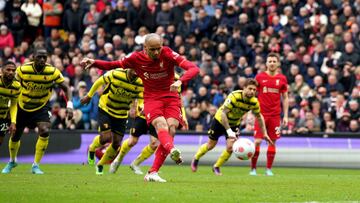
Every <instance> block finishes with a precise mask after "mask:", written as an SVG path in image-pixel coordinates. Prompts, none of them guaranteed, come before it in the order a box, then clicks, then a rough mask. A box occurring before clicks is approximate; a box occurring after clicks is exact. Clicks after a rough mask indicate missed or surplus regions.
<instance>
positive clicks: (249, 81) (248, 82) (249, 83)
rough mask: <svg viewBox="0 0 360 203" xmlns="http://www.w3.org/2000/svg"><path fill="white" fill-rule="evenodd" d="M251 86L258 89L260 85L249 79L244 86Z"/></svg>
mask: <svg viewBox="0 0 360 203" xmlns="http://www.w3.org/2000/svg"><path fill="white" fill-rule="evenodd" d="M249 85H255V86H256V87H257V86H258V85H259V83H258V82H257V81H256V80H255V79H254V78H248V79H246V81H245V84H244V86H245V87H247V86H249Z"/></svg>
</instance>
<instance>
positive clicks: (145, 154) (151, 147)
mask: <svg viewBox="0 0 360 203" xmlns="http://www.w3.org/2000/svg"><path fill="white" fill-rule="evenodd" d="M158 146H159V142H158V139H157V138H156V137H154V136H152V135H150V144H148V145H146V146H145V147H144V148H143V149H142V150H141V153H140V154H139V155H138V156H137V157H136V159H135V160H134V161H132V162H131V164H130V168H131V169H132V170H133V171H134V173H135V174H138V175H141V174H143V172H142V171H141V169H140V167H139V165H140V164H141V163H142V162H143V161H145V160H146V159H148V158H149V157H150V156H151V155H153V154H154V152H155V150H156V149H157V147H158Z"/></svg>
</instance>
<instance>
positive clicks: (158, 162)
mask: <svg viewBox="0 0 360 203" xmlns="http://www.w3.org/2000/svg"><path fill="white" fill-rule="evenodd" d="M168 154H169V153H167V152H166V149H165V148H164V147H163V146H162V145H161V144H160V145H159V147H158V148H157V150H156V152H155V159H154V162H153V165H152V166H151V168H150V170H149V173H151V172H154V171H155V172H158V171H159V169H160V167H161V166H162V165H163V163H164V161H165V159H166V157H167V155H168Z"/></svg>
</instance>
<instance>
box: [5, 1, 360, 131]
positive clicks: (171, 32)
mask: <svg viewBox="0 0 360 203" xmlns="http://www.w3.org/2000/svg"><path fill="white" fill-rule="evenodd" d="M0 25H1V26H0V30H1V34H0V50H1V51H0V52H1V53H0V64H1V63H3V62H4V61H6V60H13V61H15V62H16V63H17V64H18V65H20V64H22V63H24V62H28V61H29V60H31V57H32V49H33V48H34V47H36V46H45V47H46V48H47V50H48V52H49V59H48V60H49V61H48V62H49V63H51V64H52V65H54V66H55V67H56V68H58V69H60V70H61V72H62V73H63V75H64V76H65V77H66V79H67V82H68V83H69V84H70V85H71V87H72V90H73V94H74V98H73V102H74V108H75V109H77V110H76V111H75V119H74V121H72V123H66V122H65V109H64V107H65V98H64V97H63V93H62V92H60V91H59V90H58V89H56V90H55V91H54V94H53V97H52V98H51V105H52V113H53V120H52V122H53V128H54V129H63V128H73V129H74V128H77V129H96V128H97V122H96V120H97V103H98V101H99V95H101V93H102V92H101V90H99V91H98V94H96V96H94V98H93V99H92V101H91V103H90V104H89V105H87V106H83V105H81V104H80V99H81V98H82V97H83V96H84V95H85V94H86V92H87V91H88V90H89V88H90V87H91V85H92V84H93V82H94V81H95V80H96V79H98V78H99V77H100V76H101V75H102V74H103V72H102V71H101V70H98V69H96V68H91V69H90V70H89V71H84V70H83V69H82V68H81V67H80V65H79V62H80V61H81V59H82V58H83V57H90V58H97V59H102V60H117V59H119V58H121V57H124V56H125V55H126V54H128V53H130V52H133V51H135V50H140V49H142V44H143V42H144V36H145V35H146V34H147V33H149V32H156V33H158V34H160V35H161V36H162V37H163V38H164V44H165V45H167V46H170V47H171V48H172V49H173V50H175V51H177V52H178V53H180V54H181V55H184V56H186V58H188V59H189V60H191V61H193V62H194V63H196V64H197V65H198V66H199V67H200V69H201V71H200V75H199V76H198V77H197V78H196V79H195V80H193V81H191V82H190V83H188V84H184V86H183V92H182V95H183V103H184V106H185V107H186V110H187V118H188V122H189V128H190V130H196V131H206V130H207V129H208V128H209V125H210V121H211V118H212V117H213V115H214V114H215V112H216V110H217V108H218V107H219V106H220V105H221V104H222V102H223V101H224V98H226V96H227V94H229V92H231V91H233V90H237V89H242V87H243V85H244V82H245V79H246V78H252V77H255V75H256V74H257V73H258V72H259V71H264V70H265V60H266V55H267V54H268V53H269V52H277V53H279V55H280V56H281V70H280V71H281V72H282V73H283V74H285V75H286V77H287V79H288V83H289V95H290V110H289V121H290V122H289V126H288V127H287V128H284V129H283V133H312V132H322V131H325V132H337V131H343V132H359V129H360V128H359V121H360V111H359V99H360V97H359V94H360V93H359V90H360V35H359V34H360V29H359V26H360V0H319V1H315V0H228V1H221V0H192V1H191V0H170V1H155V0H128V1H125V0H46V1H45V0H44V1H43V0H25V1H22V0H0ZM177 71H179V73H180V74H181V69H177ZM133 115H134V112H133V111H131V112H130V116H131V117H132V116H133ZM130 119H131V118H130ZM129 123H131V122H129ZM242 123H243V124H242V128H241V130H242V131H244V132H248V131H252V130H253V123H254V117H253V116H252V115H251V114H248V115H246V116H245V117H244V121H243V122H242Z"/></svg>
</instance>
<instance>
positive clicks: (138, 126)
mask: <svg viewBox="0 0 360 203" xmlns="http://www.w3.org/2000/svg"><path fill="white" fill-rule="evenodd" d="M147 128H148V127H147V123H146V120H145V119H144V118H141V117H136V118H135V122H134V126H133V127H132V128H131V129H130V136H129V138H128V139H126V140H124V141H123V143H122V144H121V147H120V149H119V154H118V155H117V156H116V158H115V159H114V161H113V162H112V163H111V165H110V168H109V172H110V173H116V171H117V169H118V168H119V166H120V164H121V162H122V160H123V159H124V157H125V155H126V154H127V153H128V152H129V151H130V149H131V148H132V147H133V146H135V145H136V144H137V142H138V140H139V137H140V136H141V135H142V134H146V133H147Z"/></svg>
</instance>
